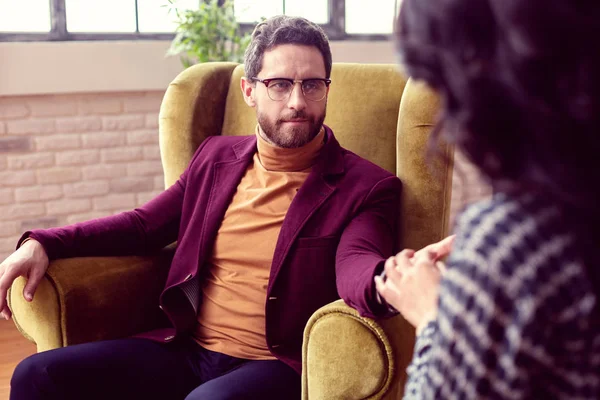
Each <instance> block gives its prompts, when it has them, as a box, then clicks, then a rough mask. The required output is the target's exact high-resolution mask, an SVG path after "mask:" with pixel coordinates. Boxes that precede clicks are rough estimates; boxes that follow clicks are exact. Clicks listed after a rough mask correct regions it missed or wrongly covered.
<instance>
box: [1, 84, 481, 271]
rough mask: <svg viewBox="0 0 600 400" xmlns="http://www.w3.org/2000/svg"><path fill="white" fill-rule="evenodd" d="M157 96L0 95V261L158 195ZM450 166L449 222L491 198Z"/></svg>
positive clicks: (469, 172) (468, 174) (473, 176)
mask: <svg viewBox="0 0 600 400" xmlns="http://www.w3.org/2000/svg"><path fill="white" fill-rule="evenodd" d="M162 95H163V93H162V92H144V93H111V94H81V95H79V94H78V95H53V96H27V97H5V98H0V261H2V260H3V259H4V258H5V257H6V256H8V254H10V252H11V251H13V250H14V247H15V245H16V242H17V240H18V238H19V236H20V235H21V233H22V232H24V231H26V230H30V229H35V228H49V227H54V226H61V225H65V224H72V223H75V222H79V221H85V220H88V219H92V218H98V217H102V216H106V215H111V214H114V213H118V212H121V211H124V210H129V209H132V208H134V207H137V206H139V205H141V204H143V203H145V202H147V201H148V200H150V199H152V198H153V197H154V196H156V195H157V194H158V193H160V191H162V189H163V173H162V168H161V164H160V151H159V147H158V110H159V107H160V101H161V99H162ZM456 164H457V168H455V171H457V173H455V176H454V180H453V194H452V206H451V220H452V221H453V220H454V218H455V215H456V213H457V212H458V211H459V210H460V209H462V208H463V207H464V205H465V204H466V203H468V202H471V201H474V200H477V199H480V198H482V197H486V196H488V195H489V194H490V189H489V187H487V186H486V185H484V184H482V183H481V180H480V179H479V178H478V174H477V173H476V171H475V170H474V169H473V168H472V167H471V166H469V165H468V163H466V162H465V160H464V158H463V157H461V156H460V154H458V155H457V157H456ZM451 226H452V225H451Z"/></svg>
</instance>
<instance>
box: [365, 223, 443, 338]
mask: <svg viewBox="0 0 600 400" xmlns="http://www.w3.org/2000/svg"><path fill="white" fill-rule="evenodd" d="M453 242H454V235H453V236H449V237H447V238H445V239H444V240H442V241H440V242H438V243H434V244H431V245H429V246H427V247H425V248H423V249H421V250H419V251H417V252H415V251H414V250H410V249H406V250H403V251H401V252H400V253H398V254H397V255H395V256H392V257H390V258H388V259H387V261H386V263H385V267H384V270H385V276H386V279H384V278H382V277H381V276H376V277H375V287H376V289H377V291H378V292H379V294H380V295H381V297H383V298H384V299H385V301H386V302H387V303H388V304H389V305H391V306H393V307H394V308H395V309H396V310H398V312H400V313H401V314H402V316H403V317H404V318H405V319H406V320H407V321H408V322H409V323H411V324H412V325H413V326H414V327H415V328H416V329H417V334H418V333H420V331H421V330H422V329H423V328H424V327H425V326H426V325H427V323H428V322H429V321H431V320H433V319H435V317H436V315H437V303H438V294H439V286H440V281H441V277H442V274H443V273H444V272H445V270H446V267H445V264H444V263H443V262H442V261H441V259H443V258H444V257H446V256H447V255H448V254H449V253H450V251H451V250H452V244H453Z"/></svg>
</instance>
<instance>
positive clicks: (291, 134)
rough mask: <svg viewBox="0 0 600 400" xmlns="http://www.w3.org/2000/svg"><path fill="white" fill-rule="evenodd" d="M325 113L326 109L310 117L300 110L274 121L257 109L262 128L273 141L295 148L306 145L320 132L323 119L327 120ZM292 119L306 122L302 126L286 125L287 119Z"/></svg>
mask: <svg viewBox="0 0 600 400" xmlns="http://www.w3.org/2000/svg"><path fill="white" fill-rule="evenodd" d="M325 114H326V112H325V110H324V111H323V114H321V115H317V116H315V117H312V118H310V117H309V116H308V115H306V114H305V113H304V112H303V111H300V112H294V113H292V114H289V115H286V116H285V117H282V118H278V119H277V120H276V121H275V122H272V121H270V120H269V119H268V118H267V116H265V115H264V114H262V113H261V112H260V111H257V119H258V124H259V125H260V128H261V129H262V131H263V132H264V134H265V136H266V137H267V139H269V140H270V141H271V143H273V144H274V145H275V146H277V147H282V148H284V149H295V148H298V147H302V146H304V145H306V144H307V143H309V142H310V141H311V140H313V139H314V138H315V137H316V136H317V135H318V134H319V132H320V131H321V128H322V127H323V121H325ZM290 119H304V120H306V122H305V123H303V124H302V125H300V126H286V124H285V121H288V120H290Z"/></svg>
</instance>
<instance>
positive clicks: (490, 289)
mask: <svg viewBox="0 0 600 400" xmlns="http://www.w3.org/2000/svg"><path fill="white" fill-rule="evenodd" d="M565 221H568V215H565V213H564V211H562V210H561V209H560V208H559V207H558V206H556V205H555V204H552V203H551V202H550V201H549V200H548V199H541V198H539V197H538V198H535V197H533V196H525V195H523V196H508V195H506V194H497V195H494V197H493V198H492V199H490V200H488V201H485V202H481V203H477V204H474V205H472V206H470V207H469V208H467V210H466V211H465V212H463V214H462V215H461V217H460V219H459V222H458V226H457V238H456V241H455V248H454V250H453V253H452V255H451V256H450V259H449V260H448V263H447V267H448V271H447V273H446V274H445V276H444V278H443V280H442V284H441V288H440V300H439V312H438V316H437V319H436V320H435V321H433V322H431V323H430V324H429V325H428V326H427V327H426V328H425V329H424V330H423V331H422V332H421V334H420V335H419V337H418V338H417V342H416V345H415V352H414V356H413V361H412V363H411V365H410V366H409V368H408V374H409V378H408V382H407V385H406V388H405V398H406V399H523V398H529V399H596V398H598V397H599V394H600V391H599V388H600V334H599V322H598V319H599V318H598V315H597V313H598V308H597V305H596V302H597V301H598V297H597V295H596V292H595V290H594V287H593V286H592V284H591V282H590V279H589V276H588V273H587V272H586V269H585V268H584V265H583V264H582V262H581V260H580V259H579V256H578V255H579V252H578V251H577V243H576V240H575V239H574V235H573V234H572V233H571V230H570V229H569V227H568V226H567V222H565Z"/></svg>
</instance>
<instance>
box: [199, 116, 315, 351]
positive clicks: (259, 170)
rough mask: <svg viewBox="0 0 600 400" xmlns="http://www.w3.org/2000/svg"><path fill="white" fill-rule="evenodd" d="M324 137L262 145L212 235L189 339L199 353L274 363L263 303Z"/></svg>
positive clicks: (261, 140)
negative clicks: (284, 228)
mask: <svg viewBox="0 0 600 400" xmlns="http://www.w3.org/2000/svg"><path fill="white" fill-rule="evenodd" d="M324 135H325V131H324V130H323V129H321V132H319V134H318V135H317V136H316V137H315V138H314V139H313V140H312V141H311V142H310V143H308V144H306V145H305V146H303V147H301V148H297V149H283V148H279V147H275V146H273V145H271V144H269V143H267V142H266V141H265V140H264V139H263V138H262V137H261V136H260V134H259V133H258V127H257V131H256V136H257V146H258V152H257V153H256V154H255V155H254V158H253V162H252V163H251V164H250V165H249V167H248V169H247V170H246V173H245V175H244V177H243V178H242V180H241V182H240V184H239V185H238V187H237V191H236V193H235V194H234V196H233V199H232V201H231V204H230V205H229V208H228V209H227V212H226V213H225V217H224V219H223V223H222V225H221V227H220V229H219V232H218V234H217V237H216V240H215V245H214V248H213V252H212V256H211V258H210V259H209V261H208V265H207V270H208V273H207V275H206V278H205V279H204V281H203V285H202V303H201V305H200V310H199V312H198V323H197V325H196V329H195V331H194V335H193V336H194V339H195V340H196V341H197V342H198V343H199V344H200V345H201V346H202V347H204V348H206V349H209V350H212V351H216V352H219V353H223V354H227V355H230V356H233V357H238V358H244V359H250V360H269V359H275V357H273V355H272V354H271V353H270V351H269V349H268V348H267V341H266V336H265V303H266V296H267V285H268V282H269V275H270V272H271V262H272V260H273V253H274V251H275V245H276V243H277V237H278V236H279V231H280V229H281V225H282V223H283V220H284V218H285V215H286V213H287V210H288V208H289V207H290V204H291V202H292V200H293V199H294V196H295V195H296V192H297V191H298V189H299V188H300V186H302V184H303V183H304V181H305V180H306V178H307V177H308V174H309V173H310V170H311V167H312V165H313V164H314V162H315V160H316V159H317V157H318V156H319V152H320V150H321V147H322V146H323V139H324Z"/></svg>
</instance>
